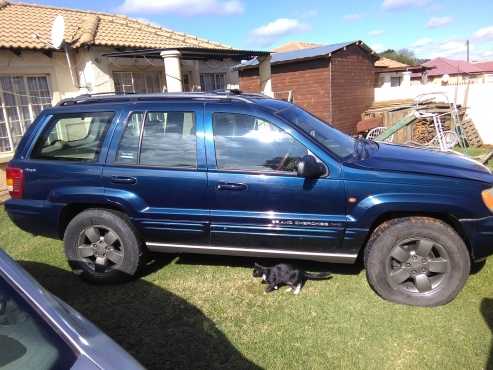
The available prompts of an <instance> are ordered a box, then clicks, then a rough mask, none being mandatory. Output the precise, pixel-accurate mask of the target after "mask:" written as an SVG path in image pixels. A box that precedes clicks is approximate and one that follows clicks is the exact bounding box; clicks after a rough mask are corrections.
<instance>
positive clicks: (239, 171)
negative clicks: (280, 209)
mask: <svg viewBox="0 0 493 370" xmlns="http://www.w3.org/2000/svg"><path fill="white" fill-rule="evenodd" d="M215 114H236V115H243V116H250V117H253V118H255V119H259V120H262V121H264V122H266V123H268V124H270V125H272V126H274V127H275V128H277V129H278V130H281V131H282V132H284V133H286V134H287V135H289V136H290V137H291V138H292V139H293V140H294V141H296V142H297V143H298V144H299V145H301V146H303V147H304V148H305V149H306V150H307V152H308V154H309V155H312V156H313V157H315V158H316V160H317V161H318V162H319V163H321V164H322V165H323V166H324V168H325V173H324V175H322V176H320V178H325V177H328V176H329V174H330V171H329V167H328V166H327V164H326V163H325V162H324V161H322V160H321V159H320V158H319V156H318V155H316V154H315V153H314V152H313V151H312V150H310V148H309V147H308V146H307V145H305V144H304V143H303V142H302V141H300V140H298V139H297V138H296V137H295V136H293V135H292V133H291V132H290V130H286V129H285V128H284V127H282V126H280V125H278V124H276V123H274V122H273V121H272V119H268V118H265V117H262V116H260V115H256V114H254V112H235V111H229V112H228V111H216V110H212V111H211V112H210V130H211V133H210V137H211V139H210V141H211V143H212V147H213V149H214V150H213V158H214V163H213V164H214V168H212V169H211V168H209V171H211V170H213V171H214V172H220V173H233V174H247V175H268V176H281V177H286V176H289V177H297V176H298V175H297V173H296V172H295V171H277V170H249V169H225V168H219V166H218V164H217V149H216V141H215V139H214V115H215Z"/></svg>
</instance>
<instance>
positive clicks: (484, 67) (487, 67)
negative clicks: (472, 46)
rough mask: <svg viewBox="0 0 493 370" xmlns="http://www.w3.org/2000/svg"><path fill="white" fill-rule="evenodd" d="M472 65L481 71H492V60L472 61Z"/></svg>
mask: <svg viewBox="0 0 493 370" xmlns="http://www.w3.org/2000/svg"><path fill="white" fill-rule="evenodd" d="M473 66H475V67H476V68H478V69H479V70H481V71H482V72H493V61H491V62H479V63H473Z"/></svg>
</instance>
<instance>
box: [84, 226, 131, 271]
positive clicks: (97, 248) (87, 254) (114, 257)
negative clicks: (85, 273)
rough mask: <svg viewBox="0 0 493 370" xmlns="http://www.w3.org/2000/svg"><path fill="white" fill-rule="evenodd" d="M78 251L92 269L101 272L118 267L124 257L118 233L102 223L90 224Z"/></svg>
mask: <svg viewBox="0 0 493 370" xmlns="http://www.w3.org/2000/svg"><path fill="white" fill-rule="evenodd" d="M77 253H78V255H79V257H80V258H81V260H83V261H84V262H85V263H86V264H87V265H88V266H89V268H91V270H93V271H95V272H100V273H103V272H107V271H110V270H115V269H118V268H119V267H120V266H121V264H122V263H123V257H124V252H123V244H122V242H121V239H120V237H119V236H118V234H117V233H115V232H114V231H113V230H112V229H110V228H109V227H106V226H102V225H94V226H90V227H88V228H86V229H84V230H83V231H82V233H81V234H80V236H79V241H78V243H77Z"/></svg>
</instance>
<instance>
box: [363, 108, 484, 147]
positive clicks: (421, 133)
mask: <svg viewBox="0 0 493 370" xmlns="http://www.w3.org/2000/svg"><path fill="white" fill-rule="evenodd" d="M419 111H420V112H422V113H434V114H438V115H440V121H441V123H442V128H443V130H444V131H448V130H454V129H455V126H454V122H453V119H452V114H451V106H450V105H449V104H447V103H441V102H437V101H435V100H430V101H424V102H420V104H419ZM457 112H458V116H459V121H460V122H462V126H463V131H464V134H465V137H466V140H467V142H468V143H469V144H470V145H474V146H479V145H481V144H482V141H481V138H480V136H479V134H478V132H477V130H476V127H475V126H474V123H473V122H472V120H471V119H470V118H469V117H467V115H466V108H465V107H462V106H460V105H457ZM415 114H416V102H415V101H414V100H413V99H405V100H390V101H382V102H376V103H374V104H373V105H372V106H371V107H370V108H368V109H367V110H366V111H365V112H363V114H362V115H361V118H362V120H363V121H362V122H364V120H370V119H371V120H376V119H378V120H381V122H382V125H383V126H385V127H391V126H393V125H394V124H395V123H397V122H398V121H399V120H400V119H402V118H404V117H406V116H409V115H415ZM361 127H364V125H363V124H362V125H361ZM435 136H436V130H435V126H434V123H433V119H432V118H431V117H430V118H426V117H419V118H418V117H417V118H415V120H414V121H413V122H412V123H411V124H410V125H409V126H407V127H404V128H403V129H401V130H399V131H398V132H396V134H395V135H394V139H393V142H394V143H400V144H404V143H408V142H416V143H420V144H427V143H429V142H430V141H432V140H433V139H434V138H435Z"/></svg>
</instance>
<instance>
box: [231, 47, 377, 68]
mask: <svg viewBox="0 0 493 370" xmlns="http://www.w3.org/2000/svg"><path fill="white" fill-rule="evenodd" d="M353 44H356V45H360V46H362V47H364V48H365V49H367V50H368V51H369V52H371V53H373V51H372V50H371V49H370V48H369V47H368V46H366V45H365V44H364V43H363V42H362V41H349V42H341V43H339V44H332V45H323V46H319V47H316V48H309V49H300V50H293V51H286V52H282V53H273V54H272V59H271V64H277V63H286V62H292V61H295V60H302V59H312V58H317V57H323V56H328V55H330V54H332V53H335V52H336V51H338V50H341V49H344V48H345V47H348V46H350V45H353ZM258 64H259V62H258V59H257V58H255V59H252V60H250V61H248V62H245V63H243V64H240V65H238V66H237V67H236V68H238V69H243V68H252V67H255V66H257V65H258Z"/></svg>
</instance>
